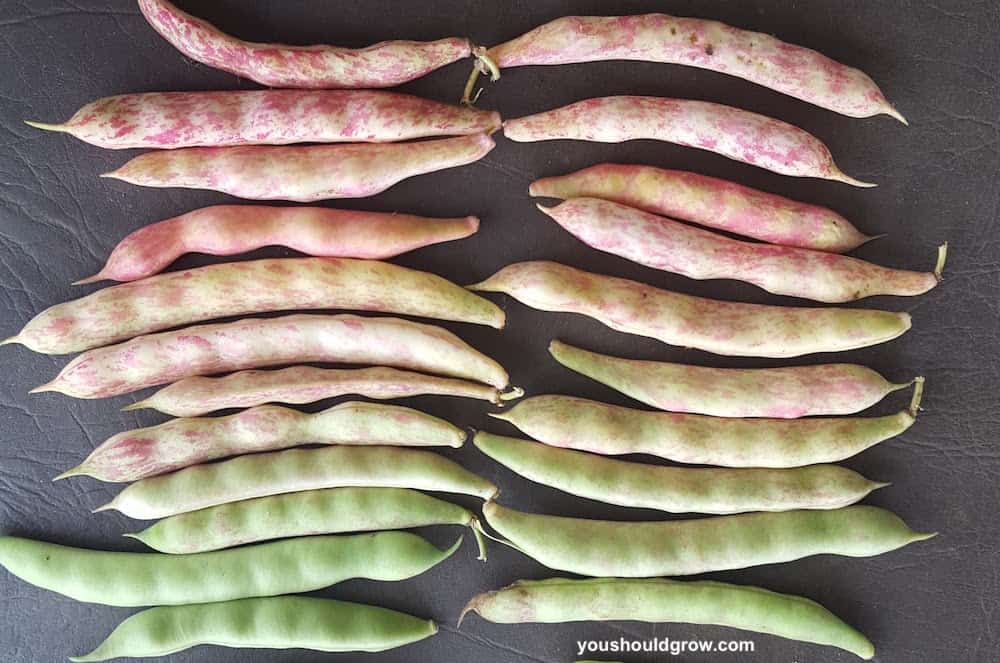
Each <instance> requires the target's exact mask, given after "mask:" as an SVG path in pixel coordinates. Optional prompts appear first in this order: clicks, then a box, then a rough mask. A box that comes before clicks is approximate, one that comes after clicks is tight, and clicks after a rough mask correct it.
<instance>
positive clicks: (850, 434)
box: [491, 382, 920, 468]
mask: <svg viewBox="0 0 1000 663" xmlns="http://www.w3.org/2000/svg"><path fill="white" fill-rule="evenodd" d="M919 385H920V383H919V382H918V383H917V386H918V387H919ZM919 403H920V390H919V388H918V389H917V390H915V392H914V399H913V402H912V403H911V407H910V409H909V410H904V411H902V412H897V413H896V414H892V415H889V416H885V417H814V418H809V419H735V418H733V419H727V418H721V417H706V416H702V415H698V414H676V413H672V412H647V411H644V410H633V409H631V408H627V407H620V406H617V405H608V404H606V403H599V402H597V401H590V400H586V399H584V398H575V397H572V396H535V397H533V398H528V399H526V400H523V401H521V402H519V403H518V404H517V405H515V406H514V407H513V408H512V409H511V410H510V411H509V412H504V413H496V414H493V415H491V416H494V417H496V418H497V419H503V420H504V421H509V422H510V423H512V424H514V425H515V426H517V427H518V428H519V429H521V430H522V431H524V433H526V434H527V435H530V436H531V437H533V438H535V439H537V440H540V441H542V442H544V443H546V444H550V445H552V446H556V447H565V448H569V449H579V450H581V451H590V452H592V453H598V454H604V455H609V456H618V455H622V454H632V453H638V454H647V455H650V456H659V457H660V458H666V459H668V460H672V461H675V462H679V463H691V464H694V465H717V466H721V467H773V468H781V467H801V466H803V465H814V464H817V463H835V462H837V461H839V460H843V459H845V458H850V457H851V456H854V455H855V454H858V453H861V452H862V451H864V450H865V449H867V448H869V447H871V446H873V445H875V444H878V443H879V442H881V441H883V440H887V439H889V438H891V437H895V436H896V435H899V434H900V433H902V432H903V431H905V430H906V429H908V428H909V427H910V426H912V425H913V422H914V421H916V415H917V408H918V407H919Z"/></svg>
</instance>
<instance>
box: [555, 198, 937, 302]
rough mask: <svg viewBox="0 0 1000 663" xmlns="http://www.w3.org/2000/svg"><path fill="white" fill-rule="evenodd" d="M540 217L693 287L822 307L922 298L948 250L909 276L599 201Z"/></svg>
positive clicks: (570, 203) (578, 202) (573, 203)
mask: <svg viewBox="0 0 1000 663" xmlns="http://www.w3.org/2000/svg"><path fill="white" fill-rule="evenodd" d="M538 209H540V210H541V211H542V212H544V213H545V214H547V215H548V216H549V217H551V218H552V219H553V220H554V221H555V222H556V223H558V224H559V225H560V226H562V227H563V228H565V229H566V230H567V231H569V233H570V234H571V235H573V236H574V237H576V238H577V239H579V240H580V241H582V242H583V243H584V244H587V245H588V246H591V247H593V248H595V249H597V250H598V251H605V252H607V253H612V254H614V255H616V256H621V257H623V258H626V259H628V260H631V261H633V262H637V263H639V264H640V265H645V266H647V267H652V268H653V269H661V270H663V271H666V272H672V273H674V274H681V275H683V276H687V277H689V278H692V279H736V280H738V281H745V282H747V283H753V284H754V285H756V286H759V287H761V288H763V289H764V290H766V291H768V292H771V293H774V294H776V295H789V296H792V297H801V298H803V299H811V300H813V301H818V302H827V303H840V302H850V301H854V300H856V299H862V298H863V297H871V296H874V295H899V296H914V295H920V294H923V293H925V292H927V291H928V290H930V289H931V288H933V287H934V286H936V285H937V284H938V282H939V281H940V280H941V270H942V269H944V261H945V257H946V255H947V246H948V245H947V244H944V245H942V246H941V247H940V248H939V249H938V261H937V265H936V266H935V268H934V271H933V272H913V271H909V270H903V269H892V268H889V267H882V266H880V265H875V264H872V263H870V262H866V261H864V260H859V259H857V258H851V257H849V256H842V255H839V254H836V253H826V252H824V251H812V250H810V249H799V248H795V247H791V246H775V245H773V244H761V243H757V242H741V241H739V240H736V239H730V238H729V237H725V236H723V235H719V234H718V233H714V232H711V231H709V230H704V229H702V228H695V227H694V226H689V225H687V224H684V223H680V222H678V221H674V220H673V219H668V218H667V217H663V216H657V215H655V214H650V213H649V212H643V211H642V210H638V209H635V208H633V207H627V206H625V205H619V204H618V203H613V202H611V201H608V200H599V199H597V198H571V199H570V200H567V201H566V202H563V203H561V204H559V205H557V206H556V207H542V206H541V205H539V206H538Z"/></svg>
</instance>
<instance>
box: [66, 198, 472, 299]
mask: <svg viewBox="0 0 1000 663" xmlns="http://www.w3.org/2000/svg"><path fill="white" fill-rule="evenodd" d="M477 230H479V219H477V218H476V217H474V216H467V217H464V218H455V219H433V218H427V217H422V216H413V215H411V214H389V213H385V212H364V211H359V210H339V209H327V208H325V207H272V206H265V205H213V206H212V207H203V208H201V209H196V210H194V211H191V212H188V213H187V214H181V215H180V216H175V217H173V218H171V219H166V220H164V221H160V222H158V223H153V224H151V225H148V226H145V227H143V228H140V229H139V230H136V231H135V232H133V233H132V234H130V235H129V236H128V237H126V238H125V239H123V240H122V241H121V242H119V243H118V246H116V247H115V248H114V250H113V251H112V252H111V256H110V257H109V258H108V261H107V263H105V265H104V267H103V268H102V269H101V271H99V272H98V273H97V274H95V275H94V276H91V277H89V278H85V279H81V280H79V281H77V282H76V283H92V282H94V281H100V280H102V279H110V280H113V281H137V280H139V279H141V278H145V277H147V276H152V275H153V274H156V273H158V272H160V271H162V270H163V269H164V268H166V267H167V266H168V265H170V263H172V262H173V261H175V260H176V259H177V258H180V257H181V256H182V255H184V254H185V253H207V254H209V255H216V256H231V255H236V254H237V253H246V252H248V251H253V250H254V249H259V248H262V247H265V246H287V247H288V248H290V249H295V250H296V251H301V252H302V253H305V254H308V255H313V256H323V257H330V258H366V259H369V260H385V259H386V258H392V257H394V256H398V255H399V254H401V253H406V252H407V251H412V250H414V249H419V248H421V247H424V246H429V245H431V244H437V243H439V242H450V241H452V240H456V239H462V238H464V237H468V236H469V235H472V234H473V233H475V232H476V231H477Z"/></svg>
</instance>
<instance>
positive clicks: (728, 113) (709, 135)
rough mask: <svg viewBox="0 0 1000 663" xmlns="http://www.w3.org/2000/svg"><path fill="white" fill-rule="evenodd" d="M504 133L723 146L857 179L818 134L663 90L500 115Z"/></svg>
mask: <svg viewBox="0 0 1000 663" xmlns="http://www.w3.org/2000/svg"><path fill="white" fill-rule="evenodd" d="M503 131H504V135H506V136H507V138H510V139H511V140H513V141H517V142H519V143H523V142H534V141H540V140H562V139H569V140H588V141H596V142H599V143H621V142H624V141H627V140H638V139H650V140H662V141H666V142H668V143H676V144H677V145H684V146H686V147H694V148H698V149H702V150H708V151H710V152H715V153H717V154H721V155H723V156H725V157H728V158H730V159H735V160H736V161H742V162H743V163H748V164H751V165H754V166H758V167H760V168H765V169H767V170H770V171H772V172H775V173H780V174H782V175H790V176H792V177H819V178H823V179H828V180H836V181H838V182H845V183H847V184H853V185H854V186H860V187H872V186H875V185H874V184H869V183H867V182H861V181H859V180H856V179H854V178H853V177H849V176H848V175H845V174H844V173H843V172H842V171H841V170H840V168H838V167H837V164H835V163H834V162H833V157H832V156H831V155H830V150H829V148H827V146H826V145H824V144H823V142H822V141H821V140H820V139H818V138H816V136H813V135H812V134H810V133H808V132H807V131H804V130H802V129H800V128H798V127H796V126H794V125H791V124H788V123H787V122H782V121H781V120H776V119H774V118H771V117H767V116H765V115H759V114H757V113H751V112H750V111H745V110H741V109H739V108H733V107H732V106H723V105H722V104H714V103H710V102H707V101H692V100H690V99H667V98H663V97H636V96H622V97H597V98H594V99H585V100H583V101H578V102H576V103H573V104H570V105H568V106H563V107H562V108H557V109H554V110H550V111H545V112H542V113H537V114H535V115H529V116H527V117H520V118H517V119H513V120H506V121H505V122H504V123H503Z"/></svg>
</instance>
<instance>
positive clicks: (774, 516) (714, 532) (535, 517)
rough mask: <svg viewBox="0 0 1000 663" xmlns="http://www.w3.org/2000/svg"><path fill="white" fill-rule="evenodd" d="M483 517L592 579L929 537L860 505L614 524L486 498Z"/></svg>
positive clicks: (871, 548)
mask: <svg viewBox="0 0 1000 663" xmlns="http://www.w3.org/2000/svg"><path fill="white" fill-rule="evenodd" d="M483 515H484V516H486V522H487V523H489V525H490V526H491V527H492V528H493V529H495V530H496V531H497V532H499V533H500V534H501V535H502V536H504V537H505V538H506V539H507V541H508V542H509V543H510V544H511V545H512V546H513V547H515V548H517V549H518V550H520V551H521V552H523V553H524V554H525V555H527V556H529V557H532V558H533V559H535V560H537V561H538V562H540V563H541V564H544V565H545V566H547V567H549V568H550V569H557V570H560V571H567V572H569V573H576V574H579V575H584V576H595V577H605V576H608V577H612V576H614V577H621V578H651V577H655V576H683V575H693V574H696V573H708V572H710V571H725V570H728V569H743V568H747V567H750V566H759V565H761V564H777V563H779V562H791V561H793V560H796V559H801V558H803V557H809V556H811V555H822V554H830V555H844V556H847V557H872V556H875V555H881V554H882V553H886V552H889V551H890V550H895V549H897V548H901V547H903V546H905V545H907V544H910V543H913V542H915V541H923V540H925V539H929V538H931V537H932V536H934V534H923V533H920V532H914V531H913V530H912V529H910V528H909V527H907V525H906V523H904V522H903V521H902V520H901V519H900V518H899V517H898V516H896V515H895V514H894V513H892V512H891V511H886V510H885V509H880V508H878V507H874V506H864V505H856V506H849V507H845V508H843V509H834V510H832V511H807V510H800V511H782V512H779V513H744V514H739V515H735V516H717V517H715V518H699V519H696V520H672V521H657V522H619V521H613V520H589V519H585V518H566V517H563V516H548V515H541V514H534V513H524V512H522V511H515V510H514V509H508V508H506V507H502V506H500V505H498V504H496V503H495V502H488V503H487V504H486V505H485V506H484V507H483Z"/></svg>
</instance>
